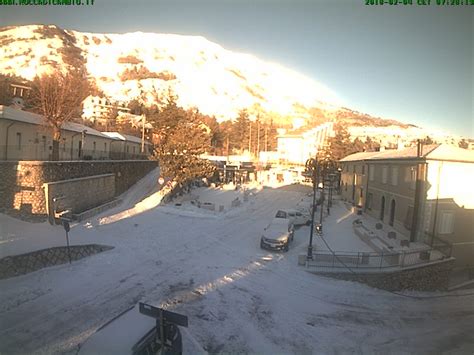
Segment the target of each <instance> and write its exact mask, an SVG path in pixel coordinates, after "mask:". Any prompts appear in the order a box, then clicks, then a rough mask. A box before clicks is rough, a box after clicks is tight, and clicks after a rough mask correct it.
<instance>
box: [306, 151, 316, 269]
mask: <svg viewBox="0 0 474 355" xmlns="http://www.w3.org/2000/svg"><path fill="white" fill-rule="evenodd" d="M317 167H318V160H317V159H314V158H310V159H308V160H307V161H306V171H307V172H309V173H310V174H311V181H312V183H313V203H312V205H311V228H310V232H309V245H308V255H307V256H306V259H307V260H313V232H314V212H315V205H316V187H317V183H316V178H317Z"/></svg>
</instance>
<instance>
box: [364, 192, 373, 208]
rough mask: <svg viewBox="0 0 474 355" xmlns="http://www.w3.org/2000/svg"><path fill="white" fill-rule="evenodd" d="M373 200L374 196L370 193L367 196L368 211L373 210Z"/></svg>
mask: <svg viewBox="0 0 474 355" xmlns="http://www.w3.org/2000/svg"><path fill="white" fill-rule="evenodd" d="M372 199H373V194H372V193H370V192H369V193H368V194H367V204H366V205H367V209H368V210H372Z"/></svg>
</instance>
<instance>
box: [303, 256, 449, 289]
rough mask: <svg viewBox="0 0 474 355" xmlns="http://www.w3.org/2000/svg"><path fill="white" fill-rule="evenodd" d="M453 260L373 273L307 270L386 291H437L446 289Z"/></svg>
mask: <svg viewBox="0 0 474 355" xmlns="http://www.w3.org/2000/svg"><path fill="white" fill-rule="evenodd" d="M454 261H455V259H454V258H450V259H447V260H442V261H439V262H435V263H430V264H427V265H423V266H418V267H411V268H405V269H402V270H396V271H388V270H385V271H382V272H373V273H356V274H352V273H350V272H334V273H329V272H318V271H309V272H312V273H314V274H318V275H323V276H327V277H332V278H336V279H340V280H347V281H357V282H361V283H364V284H367V285H369V286H372V287H375V288H380V289H383V290H388V291H400V290H416V291H438V290H447V289H448V285H449V277H450V273H451V270H452V268H453V266H454Z"/></svg>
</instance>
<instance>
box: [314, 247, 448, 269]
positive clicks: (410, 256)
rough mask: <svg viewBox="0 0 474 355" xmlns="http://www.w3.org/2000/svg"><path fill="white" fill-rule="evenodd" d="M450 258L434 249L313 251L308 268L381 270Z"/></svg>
mask: <svg viewBox="0 0 474 355" xmlns="http://www.w3.org/2000/svg"><path fill="white" fill-rule="evenodd" d="M450 256H451V255H450V254H449V255H446V254H443V253H441V252H440V251H439V250H437V249H434V248H429V249H425V250H414V251H403V252H393V253H392V252H387V253H385V252H383V253H373V252H338V251H335V252H334V253H332V252H330V251H313V260H309V261H308V262H307V266H310V267H320V268H326V269H342V268H345V269H355V270H365V269H371V270H381V269H386V268H394V267H399V268H404V267H409V266H416V265H422V264H426V263H429V262H430V261H435V260H443V259H446V258H448V257H450Z"/></svg>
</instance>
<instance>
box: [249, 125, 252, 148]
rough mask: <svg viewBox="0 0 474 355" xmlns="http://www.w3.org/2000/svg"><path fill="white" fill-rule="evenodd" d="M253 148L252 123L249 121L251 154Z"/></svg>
mask: <svg viewBox="0 0 474 355" xmlns="http://www.w3.org/2000/svg"><path fill="white" fill-rule="evenodd" d="M251 146H252V121H250V120H249V153H251V152H252V150H251Z"/></svg>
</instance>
